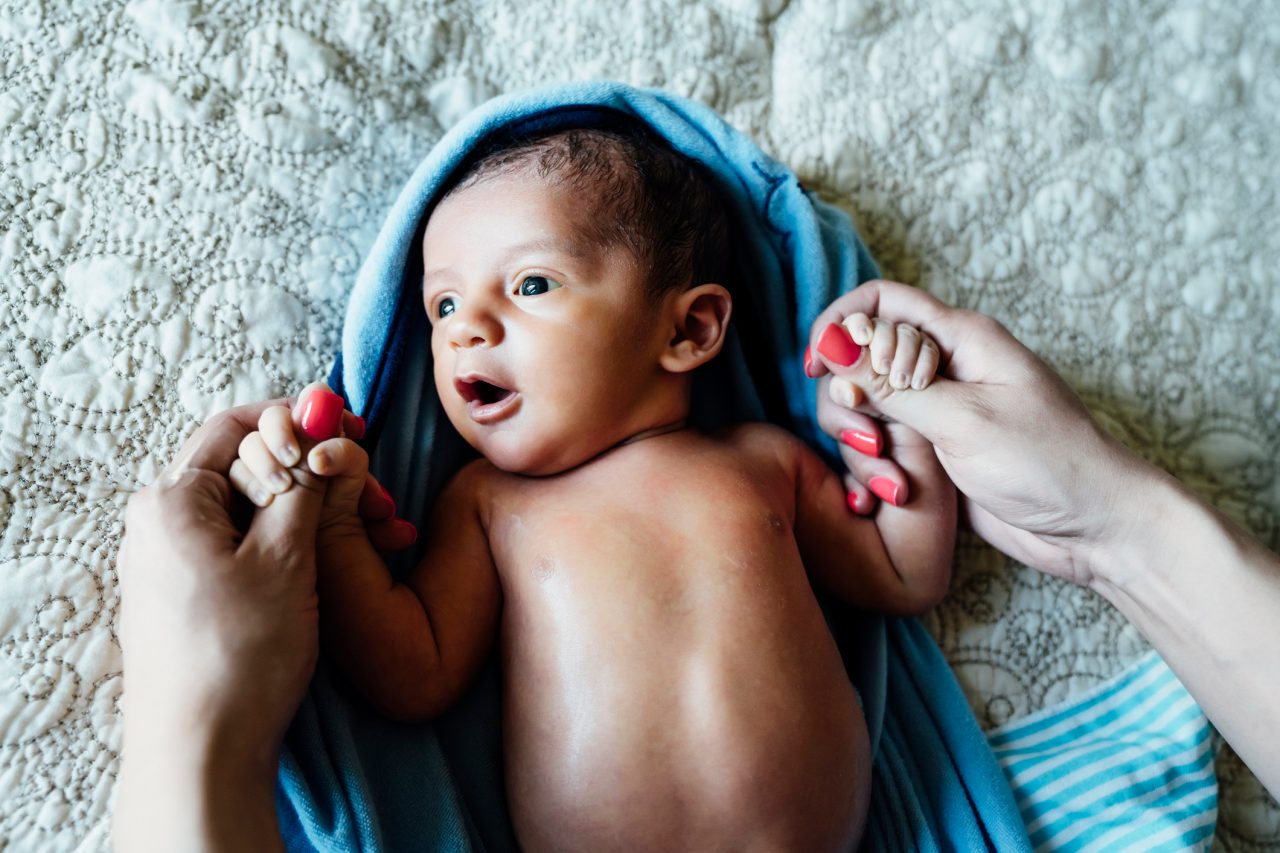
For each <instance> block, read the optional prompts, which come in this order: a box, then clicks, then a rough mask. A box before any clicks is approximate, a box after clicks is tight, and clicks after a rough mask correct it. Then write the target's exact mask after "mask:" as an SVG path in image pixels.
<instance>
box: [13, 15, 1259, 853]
mask: <svg viewBox="0 0 1280 853" xmlns="http://www.w3.org/2000/svg"><path fill="white" fill-rule="evenodd" d="M1278 68H1280V14H1277V7H1276V5H1275V3H1274V0H1238V2H1231V3H1228V2H1226V0H1201V2H1191V0H1153V2H1148V3H1143V2H1137V0H1113V2H1106V0H935V2H926V0H905V2H900V3H889V2H884V3H879V2H875V0H791V2H788V0H720V2H713V3H693V2H681V0H630V2H628V3H627V4H626V5H625V6H623V5H621V4H613V3H604V2H598V3H597V2H591V0H570V2H565V3H556V2H552V0H526V1H525V2H511V0H452V1H451V0H387V2H377V0H328V2H319V3H306V2H296V0H295V2H286V0H264V2H256V0H255V2H250V0H227V2H218V3H201V2H199V1H198V0H196V1H195V2H185V0H183V1H181V2H180V1H179V0H172V2H170V1H169V0H135V2H130V3H127V4H126V3H120V2H110V3H106V2H88V0H75V2H62V3H57V2H51V0H0V69H2V72H3V74H2V76H0V281H3V284H4V287H3V289H2V290H0V398H3V408H2V410H0V847H4V848H9V849H14V850H35V849H39V850H69V849H92V850H98V849H104V848H106V847H107V845H108V844H109V833H108V816H109V809H110V802H111V794H112V787H113V783H114V779H115V774H116V771H117V768H118V766H119V739H118V738H119V698H120V691H121V675H120V668H121V667H120V653H119V648H118V645H117V643H116V638H115V635H114V632H113V623H114V619H115V614H116V612H117V608H118V596H117V592H116V576H115V571H114V566H113V564H114V559H115V554H116V547H117V543H118V541H119V538H120V533H121V523H122V518H123V509H124V506H125V502H126V501H127V499H128V497H129V495H130V494H131V493H132V492H133V491H135V490H136V489H137V488H139V487H140V486H141V485H142V484H144V483H146V482H149V481H150V480H151V479H152V478H153V477H154V475H155V474H156V472H157V471H158V470H159V468H160V467H162V466H163V465H164V464H165V463H166V462H167V461H168V459H169V458H170V457H171V456H172V455H173V453H174V452H175V450H176V449H177V447H178V446H179V444H180V443H181V441H182V439H183V438H184V437H185V436H186V435H188V434H189V433H190V431H191V430H192V429H193V428H194V427H195V426H196V424H197V423H198V422H200V421H201V420H203V419H204V418H205V417H207V416H208V415H210V414H212V413H213V412H215V411H218V410H220V409H222V408H225V407H227V406H230V405H232V404H234V403H239V402H245V401H249V400H255V399H260V398H264V397H268V396H273V395H277V394H282V393H287V392H290V391H292V390H293V389H296V388H298V387H299V386H300V385H302V384H303V383H304V382H306V381H308V380H311V379H313V378H317V377H320V376H322V375H324V373H325V372H326V370H327V368H328V366H329V363H330V360H331V356H332V354H333V353H334V352H335V351H336V349H337V346H338V330H339V326H340V323H341V317H342V309H343V297H344V291H345V288H346V287H347V285H348V284H349V283H350V282H351V280H352V276H353V273H354V271H355V269H356V267H357V265H358V263H359V261H360V259H361V258H362V256H363V254H364V252H365V251H366V249H367V248H368V246H369V245H370V243H371V241H372V239H373V236H374V234H375V232H376V229H377V228H378V226H379V224H380V221H381V217H382V214H383V212H384V211H385V210H386V209H387V208H388V207H389V205H390V203H391V201H392V199H393V198H394V195H395V193H396V191H397V189H398V188H399V187H400V185H401V183H402V182H403V181H404V180H405V179H406V178H407V176H408V175H409V173H410V171H411V170H412V169H413V167H414V166H415V165H416V163H417V162H418V160H419V159H420V158H421V157H422V156H423V154H424V153H425V152H426V151H427V150H428V149H429V148H430V146H431V145H432V143H433V142H434V141H435V140H436V139H437V138H438V137H439V136H440V134H441V132H442V129H443V128H445V127H447V126H449V125H450V124H451V123H452V122H453V121H454V120H455V119H457V118H458V116H460V115H461V114H462V113H463V112H465V111H466V110H467V109H468V108H470V107H471V106H472V105H474V104H476V103H478V102H479V101H481V100H483V99H485V98H487V97H488V96H490V95H492V94H495V93H498V92H502V91H506V90H508V89H511V88H514V87H520V86H525V85H530V84H535V83H543V82H551V81H564V80H570V79H581V78H587V77H594V76H605V77H613V78H618V79H622V80H625V81H627V82H630V83H634V84H642V85H660V86H665V87H669V88H671V89H673V90H675V91H677V92H680V93H682V94H687V95H690V96H692V97H694V98H698V99H700V100H703V101H705V102H707V103H709V104H711V105H712V106H714V107H715V108H717V109H718V110H720V111H721V112H722V113H724V114H725V115H726V116H727V117H728V119H729V120H730V121H731V122H733V123H735V124H736V125H738V126H739V127H742V128H744V129H745V130H747V131H749V132H751V133H752V134H753V135H754V136H755V137H756V138H757V139H758V140H759V141H760V142H761V144H762V146H763V147H764V148H765V149H766V150H768V151H770V152H771V153H773V154H774V156H776V157H777V158H778V159H780V160H782V161H784V162H786V163H788V164H790V165H791V166H792V167H794V168H795V169H796V170H797V171H798V172H799V173H800V175H801V176H802V178H804V179H805V181H806V182H807V183H810V184H812V185H814V186H816V187H817V188H818V189H819V190H820V191H821V192H822V193H823V194H824V196H826V197H828V198H829V199H832V200H834V201H836V202H837V203H840V204H843V205H845V206H846V207H848V208H849V209H851V210H852V211H853V212H854V214H855V217H856V221H857V222H858V223H859V226H860V228H861V229H862V231H863V233H864V234H865V235H866V236H867V238H868V241H869V243H870V246H871V249H872V251H873V252H874V253H875V254H876V255H877V257H878V258H879V259H880V261H881V263H882V264H883V267H884V270H885V273H886V275H887V276H889V277H894V278H898V279H902V280H906V281H911V282H916V283H918V284H920V285H921V286H922V287H924V288H927V289H929V290H931V291H933V292H934V293H937V294H938V295H940V296H942V297H943V298H945V299H947V300H950V301H952V302H955V303H958V304H961V305H965V306H969V307H974V308H978V309H981V310H983V311H986V312H989V313H991V314H994V315H995V316H996V317H998V318H1000V319H1001V320H1002V321H1003V322H1004V323H1005V324H1006V325H1008V326H1009V327H1010V328H1011V329H1012V330H1013V331H1014V332H1015V333H1016V334H1018V335H1019V336H1020V337H1021V338H1022V339H1023V340H1024V341H1026V342H1027V343H1028V344H1029V345H1031V346H1032V347H1033V348H1035V349H1036V350H1037V351H1039V352H1040V353H1042V354H1043V355H1044V356H1045V357H1046V358H1047V359H1048V360H1049V361H1050V362H1051V363H1052V364H1054V365H1055V366H1056V367H1057V368H1059V369H1060V370H1061V371H1062V372H1063V373H1064V374H1065V375H1066V376H1067V377H1068V378H1069V380H1070V381H1071V382H1072V383H1073V385H1074V386H1075V387H1076V388H1077V389H1079V391H1080V393H1081V394H1082V396H1083V397H1084V398H1085V400H1086V401H1087V402H1088V404H1089V405H1090V406H1091V408H1092V409H1093V410H1094V411H1095V412H1096V413H1097V414H1098V416H1099V417H1100V418H1101V419H1102V420H1103V421H1104V422H1105V423H1106V425H1107V426H1108V428H1110V429H1111V430H1113V431H1114V432H1115V433H1116V434H1118V435H1119V436H1120V437H1121V438H1122V439H1123V440H1125V441H1126V442H1128V443H1129V444H1130V445H1131V446H1133V447H1134V448H1136V449H1137V450H1139V451H1140V452H1141V453H1143V454H1145V455H1146V456H1148V457H1149V458H1151V459H1153V460H1154V461H1155V462H1157V463H1158V464H1160V465H1162V466H1164V467H1166V468H1168V469H1169V470H1171V471H1173V472H1175V473H1176V474H1178V475H1179V476H1180V477H1182V478H1184V479H1185V480H1187V481H1188V482H1189V483H1191V484H1192V485H1193V486H1194V487H1195V488H1196V489H1197V490H1198V491H1199V492H1200V493H1201V494H1202V495H1204V496H1205V497H1206V498H1208V499H1210V500H1211V501H1213V502H1214V503H1215V504H1216V505H1218V506H1219V507H1221V508H1222V509H1223V510H1224V511H1226V512H1227V513H1228V514H1230V515H1231V516H1233V517H1235V518H1236V519H1238V520H1240V521H1241V522H1242V523H1244V524H1245V525H1246V526H1247V527H1249V528H1250V529H1251V530H1253V531H1254V532H1255V533H1256V534H1258V535H1259V536H1261V537H1262V538H1263V539H1264V540H1265V541H1267V542H1268V543H1269V544H1270V545H1271V546H1272V547H1276V546H1277V544H1278V543H1280V523H1278V521H1277V508H1278V507H1280V478H1278V477H1277V460H1278V459H1280V429H1278V428H1277V423H1280V381H1278V379H1277V377H1280V335H1277V333H1276V328H1277V326H1280V288H1277V284H1278V283H1280V237H1278V236H1277V234H1278V229H1277V224H1278V223H1280V218H1278V217H1277V213H1278V212H1280V199H1277V191H1276V188H1277V175H1280V73H1278V71H1277V69H1278ZM1063 452H1064V453H1069V452H1071V448H1063ZM1132 497H1133V499H1135V500H1140V499H1141V496H1140V495H1134V496H1132ZM1153 535H1157V534H1156V532H1154V531H1153ZM1211 568H1212V567H1206V569H1207V570H1211ZM928 624H929V626H930V628H931V630H932V631H933V632H934V634H935V635H936V636H937V637H938V639H939V641H940V643H941V644H942V647H943V649H944V651H945V652H946V654H947V655H948V657H949V658H950V660H951V661H952V662H953V663H954V665H955V667H956V669H957V672H958V674H959V676H960V678H961V680H962V682H963V683H964V685H965V687H966V690H967V691H968V694H969V696H970V698H971V699H972V702H973V705H974V708H975V710H976V712H977V714H978V716H979V719H980V720H981V721H982V722H983V724H984V725H987V726H991V725H995V724H998V723H1000V722H1003V721H1005V720H1007V719H1009V718H1012V717H1014V716H1018V715H1021V714H1025V713H1027V712H1030V711H1033V710H1036V709H1038V708H1041V707H1043V706H1045V705H1047V704H1050V703H1053V702H1054V701H1056V700H1058V699H1060V698H1062V697H1064V696H1066V695H1068V694H1069V693H1071V692H1072V691H1076V690H1079V689H1082V688H1085V687H1089V686H1091V685H1093V684H1095V683H1097V682H1098V681H1100V680H1101V679H1103V678H1105V677H1107V676H1108V675H1109V674H1111V673H1113V672H1115V671H1117V670H1118V669H1120V668H1121V667H1123V666H1124V665H1125V664H1127V663H1129V662H1131V661H1132V660H1134V659H1135V658H1136V657H1138V656H1139V655H1140V654H1141V653H1142V652H1143V651H1144V645H1143V642H1142V640H1141V638H1140V637H1139V636H1138V635H1137V634H1136V632H1135V631H1134V630H1133V629H1132V628H1129V627H1127V626H1126V625H1125V624H1124V623H1123V622H1122V621H1121V620H1120V619H1119V618H1118V616H1117V615H1116V614H1115V612H1114V611H1112V610H1111V609H1110V607H1109V606H1107V605H1106V604H1105V603H1104V602H1102V601H1101V600H1099V599H1097V598H1095V597H1093V596H1091V595H1088V594H1085V593H1083V592H1081V591H1079V590H1076V589H1071V588H1066V587H1064V586H1063V585H1062V584H1059V583H1055V582H1051V581H1049V580H1046V579H1044V578H1041V577H1040V576H1038V575H1036V574H1035V573H1033V572H1030V571H1028V570H1026V569H1024V568H1021V567H1018V566H1015V565H1011V564H1009V563H1008V561H1006V560H1005V559H1004V558H1003V557H1001V556H1000V555H998V554H996V553H994V552H992V551H990V550H987V549H985V548H984V547H982V546H981V545H980V544H979V543H977V542H975V541H973V540H971V539H970V540H965V541H963V542H962V546H961V551H960V555H959V564H958V569H957V576H956V580H955V585H954V590H953V593H952V595H951V596H950V598H949V599H948V600H947V601H946V603H945V604H944V605H943V606H942V607H940V608H939V609H938V610H937V612H936V613H934V614H933V615H932V616H931V617H930V618H929V619H928ZM1274 668H1275V662H1274V661H1260V662H1259V677H1274V675H1275V669H1274ZM1219 771H1220V773H1221V774H1222V780H1223V787H1222V794H1223V800H1222V817H1221V827H1220V831H1219V836H1218V842H1217V843H1218V845H1219V846H1220V848H1222V849H1228V850H1250V851H1252V850H1263V849H1266V850H1280V807H1277V805H1276V803H1275V802H1274V801H1273V800H1271V799H1269V798H1268V797H1266V796H1265V794H1264V793H1263V792H1262V791H1261V788H1260V787H1259V786H1258V784H1257V783H1256V781H1254V780H1253V778H1252V777H1251V776H1250V775H1249V774H1248V772H1247V771H1245V770H1244V769H1243V767H1242V766H1241V765H1240V763H1239V761H1238V760H1237V759H1235V758H1233V757H1232V756H1231V755H1230V754H1229V753H1224V755H1223V756H1222V757H1221V758H1220V759H1219Z"/></svg>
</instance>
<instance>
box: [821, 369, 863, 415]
mask: <svg viewBox="0 0 1280 853" xmlns="http://www.w3.org/2000/svg"><path fill="white" fill-rule="evenodd" d="M827 396H828V397H830V398H831V402H833V403H835V404H836V405H837V406H843V407H844V408H846V409H853V408H856V407H858V406H861V405H862V399H863V398H862V389H861V388H859V387H858V386H857V385H854V384H853V383H852V382H850V381H849V380H848V379H841V378H840V377H839V376H833V377H831V381H830V382H829V383H828V384H827Z"/></svg>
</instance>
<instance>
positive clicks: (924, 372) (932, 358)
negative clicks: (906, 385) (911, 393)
mask: <svg viewBox="0 0 1280 853" xmlns="http://www.w3.org/2000/svg"><path fill="white" fill-rule="evenodd" d="M941 360H942V353H941V350H939V349H938V345H937V344H935V343H934V342H933V339H932V338H930V337H929V336H928V335H923V336H922V339H921V341H920V357H919V358H918V359H916V370H915V373H914V374H913V375H912V377H911V387H912V388H915V389H916V390H917V391H918V390H920V389H921V388H924V387H925V386H927V385H928V384H929V383H930V382H932V381H933V377H934V376H936V375H937V374H938V364H939V363H940V361H941Z"/></svg>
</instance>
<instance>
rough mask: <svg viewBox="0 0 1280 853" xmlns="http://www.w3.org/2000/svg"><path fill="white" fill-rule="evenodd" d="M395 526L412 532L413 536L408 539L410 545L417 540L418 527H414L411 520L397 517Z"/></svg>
mask: <svg viewBox="0 0 1280 853" xmlns="http://www.w3.org/2000/svg"><path fill="white" fill-rule="evenodd" d="M396 527H398V528H400V529H401V530H407V531H408V532H409V533H411V534H413V538H412V539H410V540H409V544H410V545H412V544H413V543H414V542H417V541H418V528H416V527H414V526H413V523H412V522H409V521H405V520H404V519H403V518H398V519H396Z"/></svg>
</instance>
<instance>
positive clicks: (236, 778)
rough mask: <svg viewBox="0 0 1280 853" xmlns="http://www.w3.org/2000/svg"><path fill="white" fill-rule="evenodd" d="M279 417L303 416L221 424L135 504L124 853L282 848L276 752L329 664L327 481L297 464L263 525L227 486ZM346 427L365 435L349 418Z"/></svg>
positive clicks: (246, 415)
mask: <svg viewBox="0 0 1280 853" xmlns="http://www.w3.org/2000/svg"><path fill="white" fill-rule="evenodd" d="M282 403H283V404H285V405H289V406H290V407H293V406H294V401H292V400H269V401H266V402H262V403H256V404H252V405H247V406H240V407H238V408H235V409H231V410H229V411H225V412H222V413H220V414H218V415H215V416H214V417H213V418H211V419H210V420H209V421H208V422H207V423H205V424H204V425H203V426H201V427H200V428H199V429H198V430H196V432H195V433H194V434H193V435H192V436H191V438H190V439H188V440H187V442H186V443H185V444H184V445H183V447H182V449H181V451H180V452H179V453H178V455H177V457H176V458H175V459H174V460H173V461H172V463H170V465H169V466H168V467H167V468H166V469H165V470H164V471H163V472H162V473H161V475H160V476H159V477H158V478H157V479H156V481H155V482H154V483H152V484H151V485H149V486H147V487H145V488H144V489H142V490H141V491H139V492H138V493H137V494H135V495H134V496H133V497H132V498H131V499H130V501H129V505H128V509H127V512H126V516H125V528H126V530H125V536H124V538H123V540H122V542H121V545H120V551H119V555H118V558H117V563H118V572H119V576H120V595H121V610H120V616H119V621H118V633H119V638H120V645H121V648H122V650H123V653H124V664H125V686H126V689H125V694H124V698H123V702H124V711H125V713H124V746H123V765H122V769H121V776H120V786H119V793H118V804H117V809H116V819H115V824H114V834H115V838H116V844H117V847H119V848H121V849H132V848H133V847H146V848H148V849H150V848H164V849H169V848H173V849H176V848H177V847H186V846H190V845H191V844H192V843H194V842H195V839H196V838H197V837H198V838H202V839H203V840H204V842H205V843H206V844H207V846H212V847H215V848H223V847H225V848H227V849H232V848H234V849H251V848H252V847H256V846H257V845H258V844H259V843H263V842H266V841H268V840H269V843H271V844H278V833H277V832H276V825H275V812H274V806H273V799H272V784H273V780H274V777H275V768H276V762H277V760H278V752H279V748H280V743H281V741H282V739H283V737H284V732H285V729H286V728H287V726H288V724H289V722H290V720H291V719H292V718H293V715H294V713H295V712H296V710H297V708H298V705H299V703H300V702H301V699H302V696H303V693H304V691H305V690H306V687H307V684H308V682H309V681H310V679H311V675H312V673H313V671H314V669H315V665H316V658H317V654H318V648H319V643H318V631H319V629H318V610H317V600H316V583H315V574H316V559H315V540H316V525H317V522H318V519H319V515H320V512H321V508H322V503H323V499H324V494H325V489H326V482H327V481H326V479H325V478H323V477H319V476H317V475H315V474H313V473H312V472H311V471H310V470H308V469H307V468H306V465H305V463H303V462H300V463H299V464H298V465H295V466H294V467H293V468H291V469H290V474H291V475H292V478H293V485H292V487H291V488H289V489H288V491H286V492H284V493H283V494H278V495H276V496H275V497H274V499H272V500H271V501H270V502H269V505H267V506H265V507H263V508H260V509H258V510H257V511H256V512H254V508H253V507H252V506H251V505H250V504H249V503H248V502H247V501H244V500H243V499H242V498H241V497H240V496H239V495H237V494H236V493H235V492H234V491H233V489H232V488H231V486H230V484H229V482H228V472H229V470H230V468H231V465H232V462H233V461H234V460H235V459H236V458H237V452H238V448H239V446H240V444H241V442H242V441H243V439H244V438H245V436H246V435H248V434H250V433H252V432H253V431H254V430H255V429H256V428H257V424H258V419H259V417H260V415H261V413H262V412H263V411H264V410H265V409H267V408H268V407H270V406H273V405H278V404H282ZM295 417H300V415H299V413H298V411H297V410H296V409H295ZM342 423H343V424H344V426H345V427H346V430H347V431H348V432H352V431H359V430H360V429H362V423H360V422H359V419H358V418H356V417H355V416H354V415H352V414H350V413H348V412H344V413H342ZM304 458H305V457H304ZM374 485H375V486H376V484H374ZM237 519H239V520H240V521H241V523H239V524H238V523H237ZM379 529H381V528H379ZM391 538H392V539H395V538H397V535H394V534H392V535H391ZM399 538H403V535H402V534H400V535H399ZM384 544H388V545H391V546H392V547H395V546H396V543H395V542H386V543H384ZM157 806H159V807H157ZM170 841H172V842H174V844H172V845H170V844H169V843H168V842H170Z"/></svg>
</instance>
